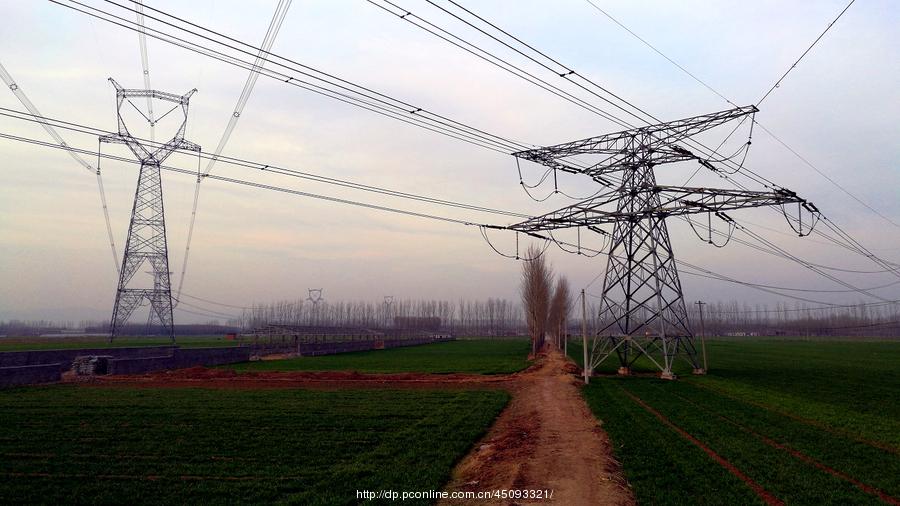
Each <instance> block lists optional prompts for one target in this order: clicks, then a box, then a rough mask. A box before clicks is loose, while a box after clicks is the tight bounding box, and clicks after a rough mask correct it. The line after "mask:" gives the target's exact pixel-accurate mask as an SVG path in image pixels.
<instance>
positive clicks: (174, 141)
mask: <svg viewBox="0 0 900 506" xmlns="http://www.w3.org/2000/svg"><path fill="white" fill-rule="evenodd" d="M109 82H110V83H112V85H113V86H114V87H115V88H116V116H117V118H118V133H117V134H114V135H104V136H101V137H100V142H108V143H117V144H125V145H126V146H128V149H130V150H131V152H132V153H134V156H135V157H136V158H137V159H138V161H139V162H140V164H141V169H140V174H139V175H138V181H137V188H136V189H135V193H134V205H133V206H132V209H131V222H130V223H129V225H128V238H127V240H126V243H125V254H124V255H123V257H122V268H121V269H120V270H119V285H118V289H117V290H116V303H115V305H114V306H113V313H112V321H111V323H110V334H109V340H110V341H112V340H113V338H114V337H115V336H117V335H119V333H120V332H121V331H122V328H123V327H124V325H125V323H127V322H128V319H129V317H130V316H131V314H132V313H133V312H134V310H135V309H136V308H137V307H138V306H139V305H141V304H142V303H144V301H145V300H146V301H148V302H149V303H150V319H149V321H151V322H153V323H158V324H159V325H160V326H161V327H162V330H163V334H164V335H168V336H169V337H170V338H171V339H172V342H175V325H174V321H173V318H172V289H171V283H170V279H169V250H168V244H167V242H166V218H165V209H164V206H163V191H162V180H161V178H160V165H161V164H162V162H163V161H164V160H165V159H166V158H167V157H168V156H169V155H171V154H172V153H173V152H175V151H176V150H188V151H197V152H199V151H200V146H198V145H196V144H194V143H192V142H189V141H186V140H184V131H185V128H186V126H187V115H188V101H189V100H190V98H191V95H193V94H194V92H196V91H197V90H196V89H193V90H191V91H189V92H187V93H186V94H184V95H175V94H172V93H166V92H162V91H157V90H145V89H125V88H122V87H121V86H119V83H117V82H116V81H115V80H113V79H112V78H110V79H109ZM132 97H136V98H142V97H143V98H148V99H156V100H162V101H164V102H170V103H173V104H175V105H174V106H173V107H172V108H171V109H170V110H169V111H168V112H166V113H165V114H163V115H162V116H160V118H159V119H156V120H152V119H150V118H149V117H148V116H147V115H145V114H144V113H143V112H141V111H140V109H138V108H137V106H135V105H134V103H133V102H132V101H131V98H132ZM126 102H128V104H130V105H131V106H132V107H134V108H135V109H136V110H137V111H138V112H139V113H141V115H142V116H143V117H144V119H145V120H147V122H148V123H149V124H150V125H151V126H154V125H155V124H156V123H157V122H158V121H159V120H160V119H162V118H163V117H164V116H166V115H168V114H169V113H170V112H173V111H175V110H177V109H180V110H181V112H182V114H183V118H182V120H181V124H180V126H179V127H178V129H177V130H176V132H175V135H174V136H173V137H172V138H171V139H170V140H169V141H167V142H165V143H156V142H153V141H149V142H145V141H142V140H139V139H137V138H135V137H134V136H133V135H132V134H131V133H130V132H129V131H128V127H127V126H126V125H125V120H124V119H123V118H122V106H123V105H124V104H125V103H126ZM145 261H146V262H149V263H150V266H151V268H152V276H153V283H152V286H151V287H140V286H136V285H138V283H136V282H134V281H133V279H132V278H134V275H135V273H137V271H138V269H139V268H140V267H141V265H143V263H144V262H145Z"/></svg>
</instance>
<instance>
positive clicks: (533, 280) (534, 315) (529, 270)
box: [522, 245, 553, 355]
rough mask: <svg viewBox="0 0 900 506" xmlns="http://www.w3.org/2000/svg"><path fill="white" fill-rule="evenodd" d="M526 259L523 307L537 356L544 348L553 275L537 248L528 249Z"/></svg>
mask: <svg viewBox="0 0 900 506" xmlns="http://www.w3.org/2000/svg"><path fill="white" fill-rule="evenodd" d="M526 258H527V259H528V260H526V261H524V262H522V305H523V306H524V308H525V321H526V322H527V324H528V334H529V336H531V354H532V355H535V354H536V353H537V351H538V350H539V349H541V348H542V347H543V346H544V336H545V334H546V331H547V316H548V314H549V312H550V283H551V282H552V279H553V274H552V272H551V270H550V266H549V265H547V262H546V260H545V259H544V257H543V256H542V255H541V251H540V250H539V249H538V248H537V247H536V246H534V245H531V246H529V247H528V251H527V252H526Z"/></svg>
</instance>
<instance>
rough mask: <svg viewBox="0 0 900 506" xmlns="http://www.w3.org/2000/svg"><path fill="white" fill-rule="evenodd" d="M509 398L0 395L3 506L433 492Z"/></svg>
mask: <svg viewBox="0 0 900 506" xmlns="http://www.w3.org/2000/svg"><path fill="white" fill-rule="evenodd" d="M507 399H508V394H506V393H505V392H499V391H410V390H405V391H392V390H344V391H329V392H322V391H309V390H255V391H247V390H202V389H149V388H148V389H140V388H135V389H125V388H119V389H109V388H89V387H73V386H51V387H31V388H22V389H15V390H6V391H0V427H3V431H2V432H0V475H2V479H0V498H2V502H4V503H6V504H22V503H50V504H53V503H55V504H70V503H84V504H87V503H90V504H122V503H129V504H133V503H144V504H160V503H163V504H184V503H202V504H216V503H229V504H233V503H256V504H260V503H265V504H268V503H275V502H278V503H284V502H288V503H295V504H357V503H359V502H360V501H359V500H357V496H356V490H364V489H369V490H379V489H392V490H430V489H439V488H440V487H441V486H442V485H443V484H444V483H445V482H446V481H447V479H449V476H450V472H451V470H452V467H453V465H454V463H455V462H456V461H457V460H458V459H460V458H461V457H462V456H463V455H464V454H465V453H466V452H467V451H468V449H469V448H470V447H471V445H472V444H473V443H474V442H475V441H476V440H477V438H478V437H479V436H480V435H481V434H483V433H484V431H485V430H486V429H487V427H488V426H489V425H490V424H491V422H492V421H493V419H494V418H495V417H496V415H497V414H498V413H499V412H500V410H501V409H502V407H503V406H504V405H505V403H506V401H507ZM406 504H422V502H411V501H407V502H406Z"/></svg>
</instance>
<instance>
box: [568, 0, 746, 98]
mask: <svg viewBox="0 0 900 506" xmlns="http://www.w3.org/2000/svg"><path fill="white" fill-rule="evenodd" d="M585 2H587V3H589V4H591V6H592V7H593V8H595V9H597V10H598V11H600V13H602V14H603V15H604V16H606V17H607V18H609V19H610V20H611V21H612V22H613V23H615V24H617V25H619V27H621V28H622V29H624V30H625V31H626V32H628V33H630V34H631V35H633V36H634V38H636V39H637V40H639V41H641V42H642V43H643V44H644V45H645V46H647V47H649V48H650V49H652V50H653V51H654V52H656V54H658V55H660V56H662V57H663V58H665V59H666V60H668V61H669V63H671V64H672V65H675V66H676V67H678V68H679V69H681V71H682V72H684V73H685V74H687V75H688V76H690V77H691V78H692V79H693V80H694V81H697V82H698V83H700V84H701V85H702V86H703V87H705V88H706V89H708V90H709V91H711V92H713V93H715V94H716V95H718V96H719V98H721V99H722V100H724V101H726V102H728V103H729V104H731V105H733V106H734V107H738V105H737V104H735V103H734V102H732V101H731V100H729V99H728V97H726V96H725V95H723V94H721V93H719V92H718V91H716V89H715V88H713V87H712V86H710V85H709V84H707V83H706V82H705V81H703V80H702V79H700V78H699V77H697V76H695V75H694V74H693V73H691V71H689V70H688V69H686V68H684V67H683V66H681V65H680V64H679V63H678V62H676V61H675V60H673V59H672V58H669V57H668V56H667V55H666V54H665V53H663V52H662V51H660V50H659V49H657V48H656V46H654V45H653V44H651V43H649V42H647V41H646V40H644V38H643V37H641V36H640V35H638V34H636V33H634V32H633V31H632V30H631V29H630V28H628V27H627V26H625V25H623V24H622V23H621V22H620V21H619V20H618V19H616V18H614V17H613V16H612V15H611V14H610V13H609V12H607V11H605V10H603V9H602V8H600V6H598V5H597V4H595V3H594V2H593V1H592V0H585Z"/></svg>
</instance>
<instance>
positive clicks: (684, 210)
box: [509, 186, 817, 232]
mask: <svg viewBox="0 0 900 506" xmlns="http://www.w3.org/2000/svg"><path fill="white" fill-rule="evenodd" d="M633 191H634V192H635V193H644V194H652V193H655V194H657V195H658V197H659V201H658V202H659V204H658V205H654V206H653V207H645V208H641V209H637V210H634V211H623V210H618V209H617V210H609V211H607V210H603V209H601V208H600V207H601V206H603V205H606V204H611V203H613V202H617V201H618V200H619V199H621V198H622V195H621V194H619V195H617V196H616V197H609V196H607V197H604V198H593V199H589V200H585V201H582V202H579V203H577V204H574V205H571V206H568V207H564V208H562V209H558V210H556V211H553V212H550V213H547V214H544V215H542V216H537V217H534V218H531V219H529V220H526V221H523V222H520V223H517V224H515V225H511V226H510V227H509V228H510V229H512V230H517V231H520V232H540V231H544V230H558V229H564V228H575V227H596V226H599V225H612V224H615V223H616V222H621V221H626V222H638V221H641V220H645V219H650V218H665V217H668V216H682V215H688V214H700V213H723V212H725V211H734V210H737V209H744V208H751V207H765V206H778V205H785V204H791V203H798V204H802V205H804V206H806V208H807V210H809V211H812V212H816V211H817V210H816V208H815V206H813V205H812V204H811V203H809V202H808V201H806V200H805V199H803V198H801V197H799V196H798V195H797V194H796V193H794V192H792V191H790V190H787V189H777V190H775V191H746V190H729V189H718V188H691V187H681V186H652V187H645V188H635V189H633ZM646 201H648V202H650V201H655V199H652V200H651V199H647V200H646Z"/></svg>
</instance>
